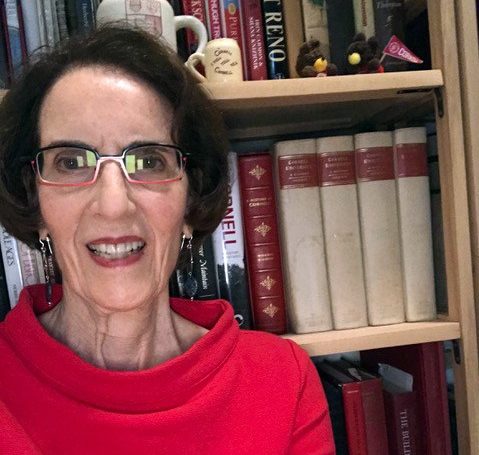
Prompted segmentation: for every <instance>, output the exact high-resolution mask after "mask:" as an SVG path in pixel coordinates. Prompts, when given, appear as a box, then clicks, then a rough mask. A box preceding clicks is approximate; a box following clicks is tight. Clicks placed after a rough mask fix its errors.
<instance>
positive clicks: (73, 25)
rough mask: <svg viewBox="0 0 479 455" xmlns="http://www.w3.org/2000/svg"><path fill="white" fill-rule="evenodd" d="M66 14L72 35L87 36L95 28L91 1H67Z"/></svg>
mask: <svg viewBox="0 0 479 455" xmlns="http://www.w3.org/2000/svg"><path fill="white" fill-rule="evenodd" d="M65 13H66V21H67V27H68V31H69V32H70V35H75V34H79V35H82V36H86V35H88V34H89V33H90V31H91V30H93V28H94V27H95V14H94V12H93V5H92V2H91V0H66V2H65Z"/></svg>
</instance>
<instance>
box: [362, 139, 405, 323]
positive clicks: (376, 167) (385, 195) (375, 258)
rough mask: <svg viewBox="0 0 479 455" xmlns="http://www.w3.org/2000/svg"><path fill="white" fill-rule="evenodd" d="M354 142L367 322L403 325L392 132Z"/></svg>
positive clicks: (403, 314)
mask: <svg viewBox="0 0 479 455" xmlns="http://www.w3.org/2000/svg"><path fill="white" fill-rule="evenodd" d="M354 142H355V154H356V176H357V181H358V200H359V217H360V225H361V240H362V245H363V264H364V274H365V281H366V297H367V302H368V318H369V323H370V324H371V325H381V324H394V323H399V322H404V321H405V313H404V301H403V299H404V294H403V284H402V270H401V248H400V236H399V220H398V210H397V199H396V182H395V179H394V155H393V139H392V133H391V132H389V131H387V132H376V133H362V134H357V135H355V137H354Z"/></svg>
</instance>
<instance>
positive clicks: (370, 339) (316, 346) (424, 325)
mask: <svg viewBox="0 0 479 455" xmlns="http://www.w3.org/2000/svg"><path fill="white" fill-rule="evenodd" d="M460 336H461V330H460V325H459V323H458V322H439V321H431V322H406V323H402V324H392V325H384V326H376V327H372V326H369V327H361V328H358V329H347V330H331V331H329V332H317V333H306V334H301V335H294V334H287V335H283V338H287V339H290V340H293V341H295V342H296V343H298V344H299V345H300V346H301V347H302V348H303V349H305V350H306V351H307V352H308V353H309V355H326V354H336V353H340V352H350V351H363V350H367V349H374V348H378V347H389V346H400V345H404V344H417V343H426V342H430V341H444V340H454V339H458V338H460Z"/></svg>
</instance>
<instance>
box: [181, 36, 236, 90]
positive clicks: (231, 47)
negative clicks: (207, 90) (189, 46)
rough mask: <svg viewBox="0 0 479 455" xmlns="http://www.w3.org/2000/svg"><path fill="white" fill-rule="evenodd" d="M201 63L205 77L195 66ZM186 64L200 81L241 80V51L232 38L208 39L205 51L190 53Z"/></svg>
mask: <svg viewBox="0 0 479 455" xmlns="http://www.w3.org/2000/svg"><path fill="white" fill-rule="evenodd" d="M200 62H201V63H202V64H203V66H204V68H205V75H206V78H205V77H204V76H203V75H202V74H200V73H199V72H198V71H197V70H196V68H195V66H196V65H197V64H198V63H200ZM186 66H187V67H188V68H189V69H190V70H191V72H192V73H193V75H194V76H196V78H197V79H198V80H199V81H201V82H205V81H208V82H237V81H242V80H243V64H242V62H241V51H240V48H239V46H238V43H237V42H236V40H234V39H232V38H218V39H214V40H211V41H208V44H207V45H206V48H205V51H204V53H203V52H200V51H198V52H195V53H194V54H191V55H190V57H189V58H188V60H187V61H186Z"/></svg>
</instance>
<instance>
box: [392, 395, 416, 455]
mask: <svg viewBox="0 0 479 455" xmlns="http://www.w3.org/2000/svg"><path fill="white" fill-rule="evenodd" d="M384 407H385V410H386V424H387V430H388V444H389V452H388V453H389V455H419V453H420V452H418V437H419V434H418V428H417V425H418V422H417V394H416V392H415V391H411V392H406V391H401V390H393V389H389V390H384Z"/></svg>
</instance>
